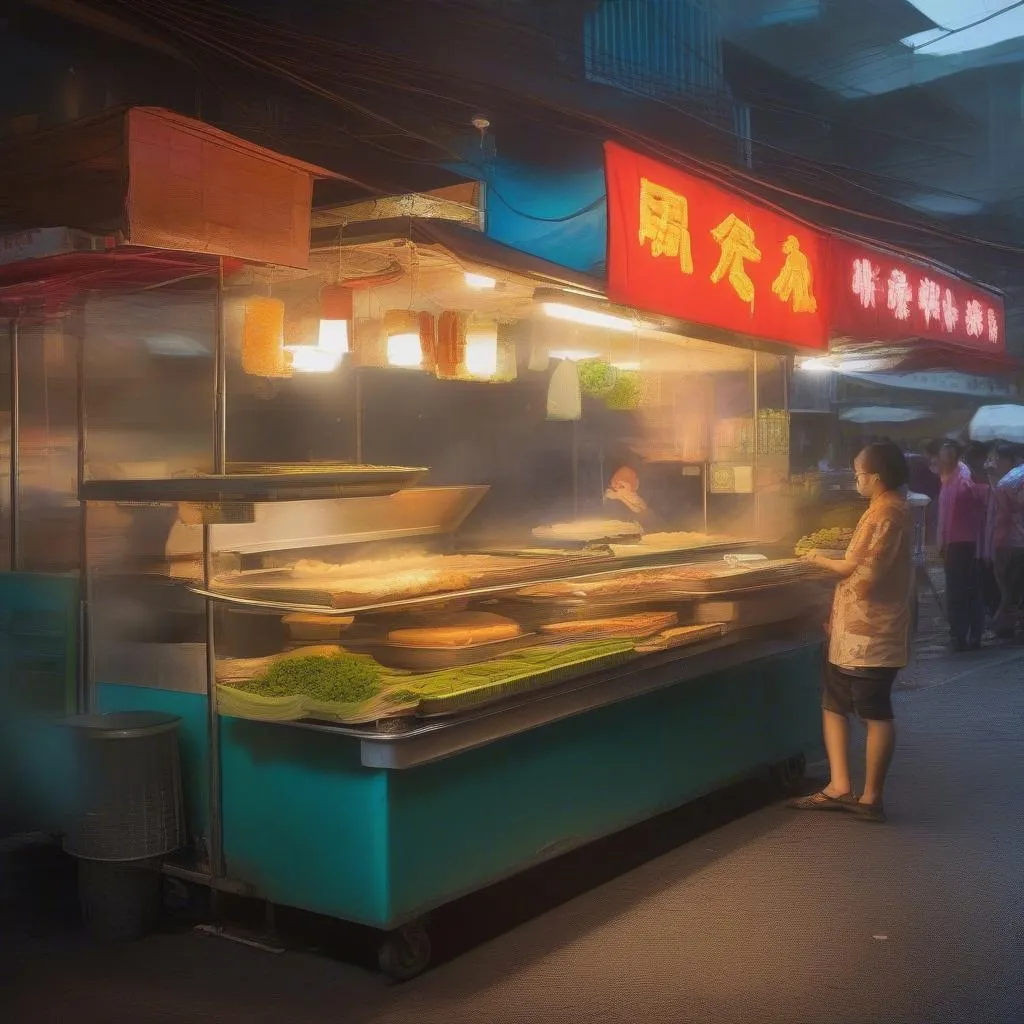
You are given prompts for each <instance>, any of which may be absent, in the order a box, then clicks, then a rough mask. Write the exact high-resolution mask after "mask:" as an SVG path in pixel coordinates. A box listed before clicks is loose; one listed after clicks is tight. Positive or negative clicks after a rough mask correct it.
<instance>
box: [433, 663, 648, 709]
mask: <svg viewBox="0 0 1024 1024" xmlns="http://www.w3.org/2000/svg"><path fill="white" fill-rule="evenodd" d="M635 657H636V655H635V654H634V652H633V650H632V649H627V650H623V651H615V652H613V653H611V654H605V655H601V656H600V657H597V658H589V659H585V660H583V661H578V662H574V663H573V664H571V665H562V666H561V667H560V668H555V669H549V670H547V671H545V672H537V673H534V674H532V675H523V676H519V677H518V678H515V679H506V680H502V681H501V682H494V683H483V684H482V685H479V686H475V687H469V688H467V689H465V690H461V691H459V692H457V693H449V694H445V695H444V696H437V697H429V696H424V697H422V698H421V699H420V705H419V709H418V711H417V715H418V717H420V718H436V717H440V716H448V715H456V714H460V713H462V712H464V711H469V710H471V709H473V708H477V707H479V706H480V705H482V704H493V703H495V702H496V701H500V700H504V699H507V698H509V697H514V696H516V695H517V694H521V693H526V692H534V691H537V690H545V689H548V688H549V687H552V686H557V685H558V684H560V683H566V682H569V681H571V680H573V679H578V678H579V677H580V676H583V675H590V674H592V673H594V672H597V671H599V670H601V669H605V668H611V667H612V666H614V665H618V664H621V663H622V662H624V661H629V660H630V659H631V658H635Z"/></svg>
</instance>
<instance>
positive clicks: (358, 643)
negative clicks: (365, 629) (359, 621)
mask: <svg viewBox="0 0 1024 1024" xmlns="http://www.w3.org/2000/svg"><path fill="white" fill-rule="evenodd" d="M546 639H548V638H545V637H540V636H538V635H537V634H536V633H521V634H520V635H519V636H516V637H511V638H510V639H508V640H489V641H487V642H486V643H482V644H467V645H465V646H463V647H420V646H412V645H409V644H393V643H389V642H388V641H387V640H368V639H367V640H354V641H350V640H346V641H345V644H344V647H345V650H347V651H351V652H352V653H353V654H369V655H370V656H371V657H372V658H373V659H374V660H375V661H378V662H380V664H381V665H383V666H385V668H399V669H408V670H409V671H410V672H436V671H438V670H439V669H445V668H458V667H460V666H462V665H476V664H479V663H480V662H481V661H491V660H492V659H494V658H500V657H502V656H503V655H505V654H512V653H514V652H515V651H519V650H522V649H523V648H526V647H536V646H538V645H539V644H541V643H543V642H544V641H545V640H546Z"/></svg>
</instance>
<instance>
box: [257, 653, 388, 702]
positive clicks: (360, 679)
mask: <svg viewBox="0 0 1024 1024" xmlns="http://www.w3.org/2000/svg"><path fill="white" fill-rule="evenodd" d="M382 681H383V673H382V672H381V668H380V666H379V665H378V664H377V663H376V662H375V661H374V660H373V658H370V657H367V656H366V655H362V654H329V655H323V654H319V655H309V656H308V657H304V658H281V659H279V660H278V661H275V662H274V663H273V665H271V666H270V668H269V669H267V672H266V675H264V676H262V677H261V678H259V679H254V680H252V682H250V683H247V684H246V687H245V689H246V690H247V691H248V692H250V693H258V694H260V695H262V696H264V697H291V696H293V695H295V694H301V695H303V696H305V697H312V698H313V699H314V700H317V701H323V702H325V703H337V704H357V703H359V702H360V701H364V700H369V699H370V698H371V697H375V696H376V695H377V694H378V693H379V692H380V690H381V684H382Z"/></svg>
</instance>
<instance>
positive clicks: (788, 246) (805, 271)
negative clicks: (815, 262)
mask: <svg viewBox="0 0 1024 1024" xmlns="http://www.w3.org/2000/svg"><path fill="white" fill-rule="evenodd" d="M782 251H783V253H784V254H785V256H786V262H785V263H784V264H783V265H782V270H781V271H780V272H779V276H778V277H777V278H775V280H774V281H773V282H772V291H773V292H775V294H776V295H778V297H779V298H780V299H782V301H783V302H785V303H787V304H788V303H792V306H793V312H794V313H815V312H817V309H818V300H817V299H816V298H815V297H814V274H813V273H812V271H811V261H810V260H809V259H808V258H807V255H806V254H805V253H803V252H802V251H801V250H800V242H799V241H798V239H797V238H796V237H795V236H794V235H790V236H789V237H788V238H787V239H786V241H785V242H784V243H783V245H782Z"/></svg>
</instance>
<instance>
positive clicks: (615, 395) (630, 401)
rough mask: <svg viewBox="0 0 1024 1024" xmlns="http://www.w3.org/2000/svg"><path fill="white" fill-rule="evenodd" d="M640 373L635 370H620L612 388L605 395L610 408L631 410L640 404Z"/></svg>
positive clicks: (605, 400)
mask: <svg viewBox="0 0 1024 1024" xmlns="http://www.w3.org/2000/svg"><path fill="white" fill-rule="evenodd" d="M640 394H641V388H640V374H639V373H637V372H636V371H635V370H620V371H619V375H618V379H617V380H616V381H615V384H614V386H613V387H612V389H611V390H610V391H609V392H608V394H606V395H605V396H604V404H605V405H607V406H608V408H609V409H619V410H629V409H635V408H637V406H639V405H640Z"/></svg>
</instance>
